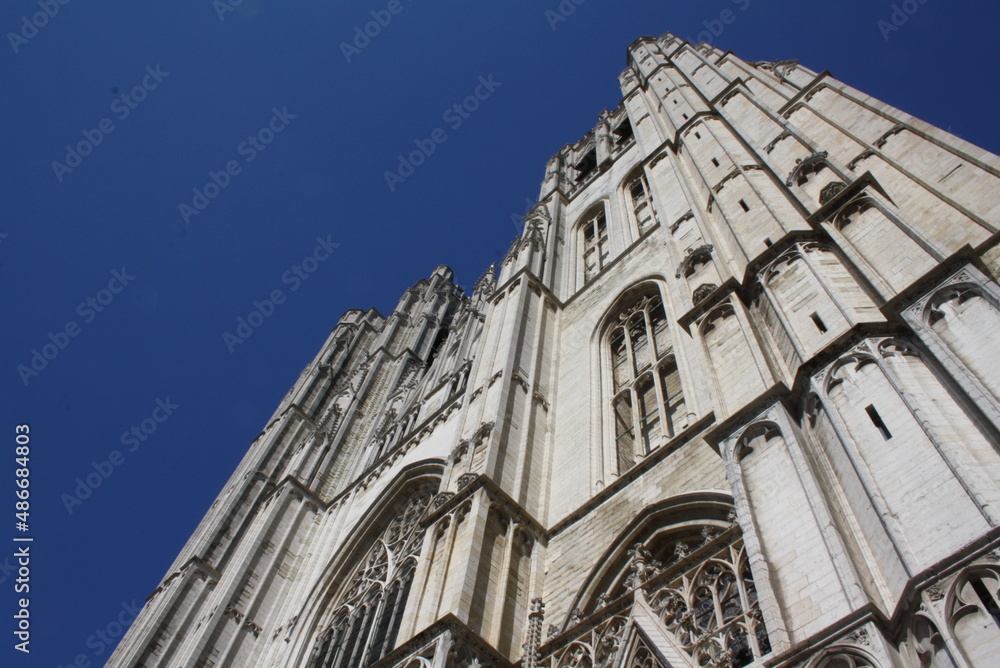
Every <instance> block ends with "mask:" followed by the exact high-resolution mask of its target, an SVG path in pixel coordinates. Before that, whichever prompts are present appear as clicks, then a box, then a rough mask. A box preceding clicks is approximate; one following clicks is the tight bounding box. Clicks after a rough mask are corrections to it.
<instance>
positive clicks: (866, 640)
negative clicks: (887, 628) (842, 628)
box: [847, 626, 872, 647]
mask: <svg viewBox="0 0 1000 668" xmlns="http://www.w3.org/2000/svg"><path fill="white" fill-rule="evenodd" d="M847 639H848V640H850V641H851V642H853V643H854V644H856V645H863V646H865V647H871V646H872V639H871V636H870V635H869V634H868V629H867V628H865V627H864V626H862V627H861V628H860V629H858V630H857V631H854V632H853V633H851V634H850V635H848V636H847Z"/></svg>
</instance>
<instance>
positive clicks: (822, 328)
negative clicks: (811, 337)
mask: <svg viewBox="0 0 1000 668" xmlns="http://www.w3.org/2000/svg"><path fill="white" fill-rule="evenodd" d="M809 317H810V318H812V321H813V324H814V325H816V329H818V330H819V331H821V332H823V333H824V334H826V333H827V332H828V331H829V330H828V329H827V328H826V323H825V322H823V318H821V317H819V313H813V314H812V315H811V316H809Z"/></svg>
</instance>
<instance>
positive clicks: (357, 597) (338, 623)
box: [307, 486, 437, 668]
mask: <svg viewBox="0 0 1000 668" xmlns="http://www.w3.org/2000/svg"><path fill="white" fill-rule="evenodd" d="M436 491H437V490H436V489H435V488H434V487H430V486H427V487H423V488H420V489H418V490H416V491H414V492H413V493H412V494H411V495H410V497H409V498H408V499H407V500H406V502H405V504H404V505H403V506H402V508H401V509H400V510H399V512H398V513H397V514H396V515H395V516H394V517H393V518H392V520H391V521H390V522H389V525H388V526H387V527H386V528H385V529H384V530H383V531H382V533H381V535H379V537H378V538H377V539H376V540H375V542H374V544H373V545H372V546H371V548H369V550H368V552H367V554H366V555H365V556H364V558H363V559H362V560H361V561H360V562H359V563H360V564H361V565H360V566H359V567H358V568H357V569H356V570H355V571H354V574H353V575H352V576H351V577H350V579H349V581H348V582H349V584H348V585H347V587H346V589H345V590H344V591H343V592H342V593H341V594H340V596H339V598H338V599H337V600H336V604H335V605H334V606H333V608H332V609H333V611H334V612H333V616H332V621H331V622H330V624H329V625H328V626H327V628H326V629H325V630H324V631H323V632H322V633H321V634H320V637H319V639H318V640H317V641H316V644H315V646H314V648H313V651H312V654H311V656H310V659H309V663H308V664H307V665H308V668H355V667H356V666H368V665H371V664H372V663H374V662H375V661H377V660H378V659H380V658H382V657H383V656H385V655H386V654H387V653H388V652H389V650H391V649H392V647H393V645H394V643H395V640H396V635H397V633H398V632H399V625H400V623H401V622H402V620H403V612H404V609H405V607H406V599H407V596H408V595H409V592H410V585H411V584H412V582H413V574H414V570H415V568H416V564H417V559H418V558H419V556H420V547H421V544H422V542H423V536H424V527H423V526H422V525H421V522H420V520H421V519H422V518H423V517H424V514H425V513H426V511H427V508H428V506H429V505H430V504H431V502H432V500H433V499H434V496H435V493H436Z"/></svg>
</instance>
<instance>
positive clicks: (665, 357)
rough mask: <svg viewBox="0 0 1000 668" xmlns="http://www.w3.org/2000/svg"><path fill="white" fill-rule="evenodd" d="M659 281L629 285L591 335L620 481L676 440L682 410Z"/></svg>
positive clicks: (682, 398)
mask: <svg viewBox="0 0 1000 668" xmlns="http://www.w3.org/2000/svg"><path fill="white" fill-rule="evenodd" d="M661 284H662V279H660V280H655V279H647V280H643V281H640V282H638V283H636V284H633V285H632V286H630V287H629V288H627V289H626V290H624V291H623V292H622V294H621V295H620V296H619V297H618V299H616V300H615V301H614V303H613V304H612V306H611V308H610V309H609V310H608V311H606V312H605V315H604V317H603V318H602V320H601V321H600V324H599V326H598V329H597V333H598V336H597V340H598V341H599V342H600V348H601V358H602V360H603V361H602V364H601V368H602V369H604V370H605V371H606V376H607V378H606V380H605V382H603V383H601V388H602V402H601V403H602V408H603V410H609V412H608V413H607V414H608V415H609V419H608V420H607V424H609V425H610V430H606V431H609V432H610V434H609V435H608V436H606V437H605V440H604V442H606V443H613V444H614V447H613V452H612V453H611V456H610V460H611V461H613V462H614V463H615V464H614V466H613V472H614V473H615V474H617V475H621V474H622V473H624V472H625V471H627V470H628V469H629V468H631V467H632V466H633V465H635V463H636V462H637V461H638V460H639V459H641V458H642V457H645V456H646V455H647V454H649V453H650V452H651V451H652V450H654V449H656V448H657V447H659V446H660V445H662V444H663V443H665V442H667V441H669V440H670V439H672V438H673V437H675V436H676V435H677V434H679V433H680V432H681V431H682V430H683V429H684V428H685V427H686V426H687V424H688V419H689V415H688V410H687V407H686V402H685V394H684V389H683V383H682V379H681V373H680V369H679V366H678V358H677V355H676V354H675V348H674V340H673V334H672V331H671V327H670V325H669V321H668V317H667V312H666V307H665V303H664V299H663V290H662V288H661Z"/></svg>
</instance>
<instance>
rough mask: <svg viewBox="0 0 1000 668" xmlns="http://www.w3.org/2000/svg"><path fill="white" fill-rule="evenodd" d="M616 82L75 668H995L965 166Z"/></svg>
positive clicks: (975, 199) (370, 329)
mask: <svg viewBox="0 0 1000 668" xmlns="http://www.w3.org/2000/svg"><path fill="white" fill-rule="evenodd" d="M620 84H621V91H622V96H623V101H622V103H621V104H620V105H619V106H618V107H617V108H615V109H613V110H610V111H605V112H603V113H601V114H600V116H599V119H598V122H597V125H596V127H595V128H594V129H593V130H592V131H591V132H590V133H588V134H587V135H586V136H585V137H583V138H582V139H580V140H579V141H578V142H576V143H574V144H569V145H567V146H565V147H564V148H563V149H562V150H561V151H559V153H558V154H557V155H556V156H555V157H553V158H552V160H551V161H550V162H549V164H548V166H547V167H546V170H545V178H544V181H543V183H542V188H541V193H540V195H539V198H538V203H537V205H536V206H535V207H534V209H533V210H532V211H531V212H530V213H529V214H528V216H526V218H525V221H524V231H523V233H522V234H521V236H520V237H518V238H517V239H516V240H515V241H514V243H513V245H512V246H511V248H510V251H509V252H508V253H507V256H506V257H505V259H504V260H503V262H502V264H501V265H500V266H499V267H496V268H494V267H491V268H490V269H489V270H488V271H487V272H486V273H485V274H484V275H483V277H482V278H480V279H479V281H478V282H477V283H476V285H475V288H474V290H473V292H472V294H471V295H467V294H464V293H463V291H462V290H461V289H460V288H458V287H456V285H455V284H454V283H453V281H452V274H451V271H450V270H449V269H448V268H446V267H438V268H437V269H435V270H434V272H433V273H432V274H431V276H430V277H429V278H427V279H422V280H420V281H418V282H417V283H416V284H415V285H414V286H413V287H412V288H410V289H409V290H407V291H406V293H405V294H404V295H403V297H402V298H401V299H400V300H399V304H398V306H397V307H396V309H395V310H394V311H393V312H392V313H391V314H390V315H388V316H387V317H385V316H383V315H381V314H379V313H378V312H376V311H375V310H369V311H367V312H366V311H348V312H347V313H346V314H345V315H344V316H343V317H342V318H341V319H340V322H339V323H338V324H337V326H336V327H335V328H334V329H333V331H332V333H331V334H330V336H329V338H328V340H327V341H326V343H325V344H324V345H323V347H322V349H321V350H320V351H319V353H318V354H317V355H316V358H315V359H314V360H313V362H312V363H311V364H309V365H308V366H307V367H306V369H305V370H304V371H303V372H302V375H301V377H300V378H299V380H298V382H297V383H296V384H295V386H294V387H293V388H292V390H291V391H290V392H289V393H288V395H287V396H286V397H285V399H284V400H283V401H282V402H281V404H280V405H279V406H278V408H277V410H276V411H275V413H274V416H273V417H272V418H271V420H270V421H269V422H268V424H267V425H266V427H265V428H264V430H263V432H262V433H261V434H260V435H259V436H258V437H257V439H256V440H255V441H254V442H253V444H252V445H251V447H250V449H249V451H248V453H247V455H246V457H245V458H244V459H243V461H242V463H241V464H240V465H239V467H238V468H237V470H236V472H235V473H234V474H233V476H232V478H231V479H230V480H229V482H228V483H227V484H226V486H225V488H224V489H223V490H222V492H221V493H220V495H219V497H218V499H217V500H216V501H215V503H214V504H213V505H212V507H211V509H210V510H209V512H208V514H207V515H206V516H205V518H204V520H203V521H202V522H201V524H200V526H199V527H198V529H197V531H196V532H195V534H194V535H193V536H192V537H191V539H190V540H189V541H188V543H187V545H186V546H185V547H184V549H183V551H182V552H181V553H180V555H179V556H178V557H177V560H176V561H175V562H174V564H173V565H172V566H171V568H170V570H169V572H168V573H167V574H166V576H165V577H164V579H163V581H162V583H161V584H160V586H159V587H158V588H157V589H156V591H154V592H153V593H152V595H150V597H149V599H148V600H147V603H146V605H145V608H144V609H143V612H142V614H141V615H140V616H139V618H138V619H137V620H136V622H135V623H134V625H133V627H132V629H131V630H130V631H129V633H128V635H127V636H126V637H125V639H124V640H123V641H122V643H121V645H120V646H119V647H118V649H117V651H116V652H115V653H114V655H113V657H112V658H111V660H110V663H109V664H108V665H110V666H121V667H129V668H132V667H135V666H142V667H146V668H153V667H154V666H157V667H169V668H174V667H183V668H189V667H191V668H209V667H211V666H238V667H244V666H248V667H249V666H252V667H254V668H271V667H275V668H277V667H285V666H295V667H303V668H306V667H308V668H328V667H333V668H356V667H362V666H370V665H373V664H377V665H378V666H380V667H382V666H385V667H386V668H388V667H390V666H398V667H400V668H418V667H419V668H451V667H462V668H471V667H473V666H482V665H490V666H493V667H495V668H504V667H505V666H509V665H510V664H513V663H517V662H520V663H521V664H522V665H523V667H524V668H537V667H539V666H545V667H547V668H598V667H605V666H606V667H609V668H610V667H611V666H615V667H617V666H623V665H627V666H630V667H631V666H636V667H638V666H642V667H644V668H667V667H673V668H682V667H687V668H693V667H696V666H713V667H720V668H731V667H742V666H747V665H759V666H802V667H808V668H835V667H836V668H841V667H843V668H901V667H904V666H937V667H951V668H959V667H976V666H994V665H997V664H996V661H997V658H996V657H998V656H1000V600H998V598H1000V528H998V524H1000V438H998V436H1000V353H998V350H1000V286H998V285H997V282H996V281H997V276H998V275H1000V244H998V239H1000V236H998V234H997V230H998V226H1000V182H998V176H1000V158H998V157H997V156H995V155H992V154H990V153H987V152H986V151H983V150H981V149H978V148H976V147H975V146H971V145H969V144H968V143H966V142H964V141H962V140H960V139H958V138H956V137H954V136H952V135H950V134H948V133H946V132H944V131H942V130H939V129H937V128H935V127H932V126H930V125H928V124H927V123H924V122H922V121H920V120H917V119H916V118H913V117H912V116H909V115H907V114H905V113H903V112H901V111H899V110H897V109H894V108H892V107H890V106H888V105H886V104H883V103H881V102H879V101H878V100H875V99H873V98H871V97H869V96H868V95H865V94H863V93H861V92H859V91H857V90H854V89H853V88H851V87H850V86H847V85H845V84H843V83H841V82H839V81H837V80H836V79H834V78H833V77H831V76H830V74H829V73H828V72H819V73H817V72H813V71H811V70H809V69H808V68H806V67H803V66H802V65H800V64H799V63H797V62H795V61H781V62H776V63H769V62H752V63H751V62H745V61H743V60H740V59H739V58H738V57H736V56H735V55H733V54H732V53H729V52H723V51H720V50H718V49H716V48H713V47H712V46H710V45H707V44H698V45H693V44H689V43H687V42H684V41H683V40H680V39H678V38H676V37H674V36H673V35H669V34H667V35H664V36H663V37H660V38H659V39H655V38H651V37H644V38H640V39H638V40H636V41H635V42H634V43H633V44H632V45H631V46H630V47H629V49H628V66H627V68H626V69H625V71H624V72H623V73H622V74H621V76H620ZM991 657H992V658H991Z"/></svg>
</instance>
